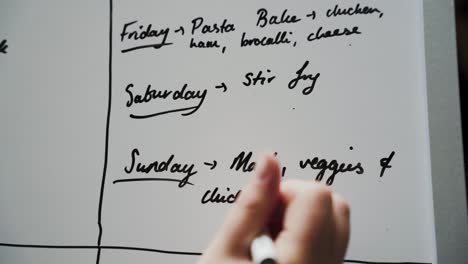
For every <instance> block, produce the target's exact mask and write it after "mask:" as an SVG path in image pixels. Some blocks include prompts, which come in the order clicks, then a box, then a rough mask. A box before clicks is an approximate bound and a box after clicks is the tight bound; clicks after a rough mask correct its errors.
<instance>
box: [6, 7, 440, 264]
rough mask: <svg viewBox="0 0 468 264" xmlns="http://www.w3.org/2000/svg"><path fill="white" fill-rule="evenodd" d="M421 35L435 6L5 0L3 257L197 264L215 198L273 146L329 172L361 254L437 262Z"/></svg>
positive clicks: (355, 253) (300, 174)
mask: <svg viewBox="0 0 468 264" xmlns="http://www.w3.org/2000/svg"><path fill="white" fill-rule="evenodd" d="M111 4H112V8H111ZM358 4H359V8H360V10H361V12H365V10H367V11H372V12H370V14H353V15H337V16H334V15H333V14H332V13H333V10H334V8H335V6H336V5H338V6H339V7H340V8H342V9H344V10H348V8H350V7H353V8H354V9H356V6H357V5H358ZM365 7H369V8H371V9H365ZM329 9H330V11H328V10H329ZM111 10H112V12H111ZM285 10H286V11H285ZM327 11H328V14H329V15H330V17H329V16H327ZM335 13H337V12H335ZM356 13H358V12H356ZM110 14H112V15H110ZM283 14H284V15H283ZM272 16H277V19H275V18H272ZM282 16H283V21H281V17H282ZM286 16H289V18H287V17H286ZM293 16H296V18H293ZM262 17H266V18H265V19H262ZM111 18H112V19H111ZM202 20H203V23H201V21H202ZM285 20H288V22H289V23H286V22H285ZM223 22H224V25H225V27H223V28H222V29H221V25H222V24H223ZM270 22H271V23H270ZM281 22H283V23H281ZM215 23H216V24H217V26H215V25H214V24H215ZM265 24H266V25H265ZM150 25H151V27H150ZM110 26H111V28H112V31H111V32H109V29H110ZM140 26H141V28H140ZM148 27H150V28H148ZM320 28H322V29H321V30H319V29H320ZM217 29H219V31H223V32H218V33H216V32H210V31H217ZM335 29H337V31H335ZM228 31H229V32H228ZM327 31H330V32H329V33H326V32H327ZM132 32H135V33H136V34H134V33H132ZM142 32H148V33H149V34H147V36H144V35H141V33H142ZM283 32H284V33H283ZM423 34H424V32H423V17H422V2H421V1H403V0H401V1H400V0H399V1H378V2H377V1H346V2H330V1H314V2H310V1H294V2H287V3H286V2H284V3H282V2H274V3H272V2H271V1H256V2H251V1H249V2H247V1H231V2H219V1H197V2H196V3H191V2H190V3H187V1H149V0H138V1H127V0H125V1H123V0H114V1H111V2H110V3H109V2H108V1H99V2H97V1H41V3H38V2H37V1H10V0H7V1H2V3H0V42H2V40H6V42H5V43H7V45H8V47H7V49H6V52H5V53H3V52H2V53H0V84H1V92H2V96H1V97H0V100H1V104H0V105H1V106H0V107H1V113H2V115H1V117H0V118H1V119H0V122H1V124H2V129H1V137H0V146H1V149H0V157H1V159H0V162H1V163H0V219H1V221H0V243H1V244H4V245H3V246H0V259H5V261H6V260H8V261H6V262H8V263H30V262H31V261H32V260H38V259H42V260H43V262H46V263H63V261H64V260H66V262H67V263H95V262H96V258H97V256H98V255H99V262H100V263H130V262H132V263H193V262H195V260H196V256H190V255H184V254H183V253H199V252H201V251H202V250H203V249H204V247H205V246H206V245H207V243H208V242H209V240H210V238H211V236H212V235H213V232H214V231H215V230H216V228H217V227H218V226H219V224H220V223H221V221H222V219H223V215H224V213H225V212H226V210H227V209H228V208H229V203H214V202H213V200H214V199H210V197H211V195H212V194H213V192H214V190H215V189H216V188H217V189H218V193H219V194H221V195H225V196H226V197H227V198H228V199H227V200H231V199H229V195H230V194H236V193H237V192H238V191H239V190H240V188H241V187H242V186H243V185H244V184H245V183H246V181H247V180H248V178H249V176H250V173H249V172H243V171H242V169H240V170H236V169H235V168H234V167H235V166H234V167H233V166H232V165H233V162H234V160H235V158H236V157H238V156H239V155H240V154H241V153H242V152H244V153H245V156H247V155H248V154H249V153H250V152H252V159H251V161H254V159H255V157H257V156H258V155H259V154H260V153H262V152H264V151H272V152H277V153H278V154H277V155H278V157H279V159H280V161H281V163H282V166H284V168H285V169H284V179H285V180H286V179H288V178H300V179H309V180H314V179H316V177H317V175H318V174H319V173H320V171H321V169H320V168H317V166H323V165H324V164H325V162H326V163H327V165H328V167H329V168H328V169H324V170H323V171H324V177H323V179H322V180H321V181H322V182H323V183H324V184H325V183H326V182H327V180H328V183H329V184H331V187H332V188H333V190H335V191H337V192H339V193H340V194H342V195H343V196H344V197H346V198H347V199H348V201H349V202H350V205H351V209H352V235H351V241H350V246H349V250H348V254H347V256H346V259H347V260H358V261H368V262H417V263H436V253H435V252H436V251H435V236H434V217H433V204H432V193H431V190H432V188H431V174H430V159H429V146H428V125H427V99H426V86H425V78H426V74H425V61H424V41H423V40H424V35H423ZM148 35H149V36H148ZM332 35H337V36H332ZM276 36H278V37H276ZM264 37H273V39H274V38H275V37H276V40H272V41H270V42H275V43H274V44H273V45H265V46H255V43H257V44H259V43H260V42H261V39H262V38H264ZM135 38H136V39H135ZM254 38H258V41H256V40H254ZM192 39H193V41H192ZM208 41H211V43H210V44H212V45H214V46H216V45H218V46H219V48H216V47H215V48H195V47H193V48H190V45H191V42H193V43H194V44H196V45H197V46H199V45H202V44H204V45H208V43H207V42H208ZM214 41H216V43H215V42H214ZM201 42H204V43H201ZM267 42H268V40H266V39H265V40H264V41H263V44H267ZM249 43H250V45H249ZM270 44H271V43H270ZM259 45H260V44H259ZM301 69H303V71H302V73H301V76H304V79H300V80H298V81H297V82H295V81H294V80H295V79H296V78H297V77H298V71H300V70H301ZM260 71H261V72H262V76H264V77H265V80H264V84H263V85H262V84H261V80H259V82H258V83H257V84H256V85H254V84H253V77H255V76H257V75H258V74H259V72H260ZM248 73H251V75H248ZM246 76H251V79H250V81H249V79H248V78H247V77H246ZM273 77H274V78H273ZM309 77H310V78H311V79H308V78H309ZM149 86H150V88H149V92H148V93H149V94H151V93H154V94H156V93H157V92H159V91H161V92H162V93H164V92H165V91H166V92H165V93H166V98H161V96H162V94H160V95H161V96H160V97H158V98H151V100H149V99H148V98H149V97H146V98H144V95H145V91H146V90H147V89H148V87H149ZM311 86H312V87H313V89H312V88H309V89H307V88H308V87H311ZM184 87H185V89H184V91H183V92H181V91H182V89H183V88H184ZM109 88H110V89H109ZM151 90H154V92H151ZM137 95H142V96H143V99H142V100H143V101H145V99H148V100H146V101H147V102H142V100H139V99H138V98H137ZM181 96H182V97H185V98H186V99H181V98H180V97H181ZM109 102H110V103H111V104H110V108H109V109H108V104H109ZM109 110H110V111H109ZM106 142H107V144H106ZM392 153H394V154H393V155H392ZM171 156H173V158H172V159H171ZM316 157H317V158H318V159H317V161H319V160H322V161H319V162H318V163H315V165H312V167H314V168H311V166H302V167H304V168H302V167H301V165H304V164H305V163H306V162H307V160H308V159H309V160H310V161H312V160H313V159H314V158H316ZM382 159H384V160H382ZM385 159H387V161H388V160H390V163H389V164H388V165H389V166H391V167H389V168H387V169H386V170H385V171H384V173H383V176H381V171H382V165H381V161H385ZM168 160H170V162H169V166H168V168H165V167H164V163H163V165H161V162H163V161H166V162H168ZM333 160H336V161H337V162H338V163H339V164H341V163H343V164H345V165H344V166H345V167H346V166H348V164H350V166H351V167H350V168H354V170H352V171H349V172H343V173H338V174H336V176H335V177H334V178H333V177H330V175H331V174H332V170H333V168H332V166H333V163H332V161H333ZM132 161H135V163H134V164H132ZM153 162H158V168H159V169H158V170H160V171H155V170H152V171H150V172H149V173H141V172H138V171H137V164H138V163H142V164H144V165H146V166H150V164H151V163H153ZM205 163H206V164H205ZM177 164H181V166H180V167H179V169H180V170H182V169H183V167H184V165H186V169H187V170H185V172H182V173H180V172H170V170H171V169H172V170H173V171H175V170H178V168H177ZM330 164H332V165H330ZM159 165H161V166H162V167H161V166H159ZM306 165H307V164H306ZM192 166H193V167H192ZM190 167H192V168H190ZM231 167H233V168H231ZM246 167H248V166H246ZM166 169H167V170H166ZM103 171H104V173H103ZM103 176H104V180H105V181H104V185H101V184H102V182H103V181H102V180H103ZM186 176H189V177H188V178H186V179H188V182H187V183H186V182H185V181H182V182H180V181H181V180H182V179H184V178H185V177H186ZM332 180H333V182H332ZM184 184H185V185H184ZM182 185H184V186H182ZM101 187H102V188H101ZM228 188H229V190H228ZM213 197H214V196H213ZM231 198H232V196H231ZM100 204H101V205H102V206H101V207H100V206H99V205H100ZM98 222H100V223H101V226H102V229H101V230H99V228H98ZM99 235H101V239H98V237H99ZM13 244H14V245H17V246H20V245H36V246H38V245H43V246H47V245H49V246H57V247H61V246H69V247H70V248H67V249H64V248H61V249H58V248H55V249H50V248H49V249H37V248H35V249H34V248H32V247H25V248H18V247H11V246H12V245H13ZM98 248H101V250H98ZM118 248H120V249H118ZM123 248H140V249H148V250H162V251H170V252H166V253H157V252H150V251H142V250H128V249H123ZM98 251H100V252H98ZM167 253H176V254H167ZM6 262H5V263H6Z"/></svg>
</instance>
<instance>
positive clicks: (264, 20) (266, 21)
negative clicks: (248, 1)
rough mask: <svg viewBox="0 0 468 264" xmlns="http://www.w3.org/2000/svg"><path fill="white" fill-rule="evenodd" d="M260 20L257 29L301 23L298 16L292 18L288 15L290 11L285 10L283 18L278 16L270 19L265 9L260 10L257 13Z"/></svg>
mask: <svg viewBox="0 0 468 264" xmlns="http://www.w3.org/2000/svg"><path fill="white" fill-rule="evenodd" d="M257 15H258V19H257V27H261V28H263V27H266V26H267V25H280V24H291V23H297V22H299V21H301V19H300V18H297V17H296V16H294V15H293V16H291V15H289V14H288V10H287V9H285V10H284V11H283V13H282V14H281V17H278V16H270V17H268V10H266V9H265V8H260V9H259V10H258V11H257Z"/></svg>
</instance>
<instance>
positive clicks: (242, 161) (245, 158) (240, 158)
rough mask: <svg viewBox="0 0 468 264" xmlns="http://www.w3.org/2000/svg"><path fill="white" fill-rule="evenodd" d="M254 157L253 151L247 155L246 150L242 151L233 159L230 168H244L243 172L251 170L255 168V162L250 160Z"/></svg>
mask: <svg viewBox="0 0 468 264" xmlns="http://www.w3.org/2000/svg"><path fill="white" fill-rule="evenodd" d="M251 158H252V151H250V152H249V153H248V154H247V155H245V151H242V152H241V153H240V154H239V155H237V157H235V158H234V160H233V161H232V164H231V167H229V169H231V170H232V169H234V170H236V171H239V170H241V169H242V171H243V172H251V171H253V170H254V168H255V162H253V161H250V159H251Z"/></svg>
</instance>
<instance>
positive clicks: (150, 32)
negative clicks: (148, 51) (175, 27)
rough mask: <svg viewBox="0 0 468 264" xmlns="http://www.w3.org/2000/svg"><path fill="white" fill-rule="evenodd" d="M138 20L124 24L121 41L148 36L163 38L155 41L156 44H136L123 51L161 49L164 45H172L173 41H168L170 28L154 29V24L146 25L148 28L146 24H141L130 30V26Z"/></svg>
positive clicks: (135, 39)
mask: <svg viewBox="0 0 468 264" xmlns="http://www.w3.org/2000/svg"><path fill="white" fill-rule="evenodd" d="M137 22H138V21H137V20H135V21H132V22H129V23H126V24H124V26H123V28H122V33H120V41H121V42H124V41H125V40H134V41H138V40H144V39H147V38H160V39H161V38H162V39H161V40H160V41H159V42H157V43H154V44H145V45H141V46H136V47H132V48H127V49H123V50H122V53H127V52H130V51H134V50H138V49H144V48H154V49H160V48H162V47H164V46H168V45H172V43H167V37H168V35H169V32H170V29H169V28H163V29H153V28H152V27H153V25H152V24H148V25H146V28H145V26H144V25H140V26H138V27H137V29H133V30H130V31H128V28H129V27H130V26H132V25H134V24H136V23H137Z"/></svg>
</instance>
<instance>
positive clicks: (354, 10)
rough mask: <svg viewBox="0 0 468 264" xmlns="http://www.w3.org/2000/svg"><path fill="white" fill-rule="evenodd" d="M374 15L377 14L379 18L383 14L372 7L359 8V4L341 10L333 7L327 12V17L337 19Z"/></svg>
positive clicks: (338, 7)
mask: <svg viewBox="0 0 468 264" xmlns="http://www.w3.org/2000/svg"><path fill="white" fill-rule="evenodd" d="M374 13H377V14H379V18H381V17H382V16H383V13H382V12H381V11H380V10H379V9H377V8H374V7H369V6H363V7H361V4H360V3H357V4H356V6H355V7H345V8H341V7H340V6H339V5H335V7H334V8H333V9H328V10H327V13H326V15H327V17H337V16H343V15H347V16H354V15H372V14H374Z"/></svg>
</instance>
